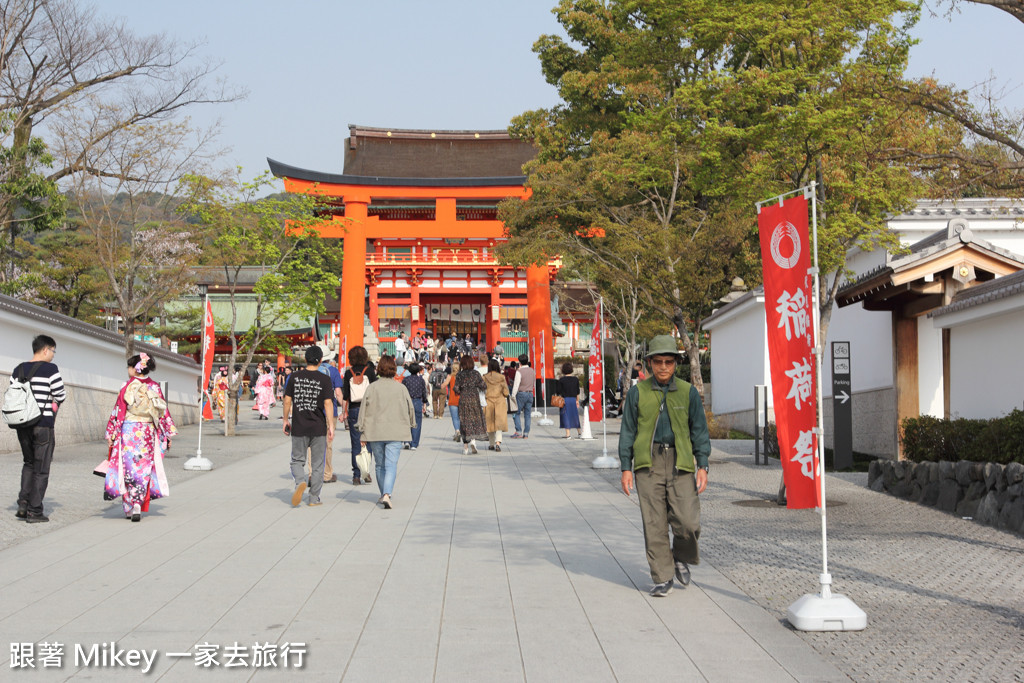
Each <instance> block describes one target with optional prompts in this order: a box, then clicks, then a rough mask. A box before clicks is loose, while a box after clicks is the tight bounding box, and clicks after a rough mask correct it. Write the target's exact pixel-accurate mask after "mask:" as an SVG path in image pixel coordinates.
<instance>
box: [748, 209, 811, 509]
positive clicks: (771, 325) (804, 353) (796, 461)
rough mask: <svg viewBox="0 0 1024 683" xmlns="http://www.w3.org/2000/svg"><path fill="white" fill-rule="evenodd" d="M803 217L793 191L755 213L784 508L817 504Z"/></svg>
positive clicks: (804, 212) (807, 251) (806, 241)
mask: <svg viewBox="0 0 1024 683" xmlns="http://www.w3.org/2000/svg"><path fill="white" fill-rule="evenodd" d="M807 215H808V214H807V199H806V198H804V197H803V196H800V195H798V196H796V197H791V198H789V199H787V200H786V201H785V202H784V203H781V204H780V203H775V202H773V203H772V204H770V205H763V206H762V207H761V210H760V212H759V214H758V217H757V225H758V232H759V233H760V237H761V264H762V268H763V269H764V309H765V317H766V319H767V328H768V357H769V361H770V365H771V377H772V399H773V402H774V407H775V427H776V433H777V434H778V438H779V450H780V452H781V455H782V473H783V478H784V480H785V483H786V507H789V508H813V507H820V505H821V486H820V480H819V477H821V472H820V471H819V467H818V459H817V452H818V448H817V446H818V444H817V437H816V436H815V434H814V429H815V426H816V425H817V402H816V401H817V392H816V391H815V382H816V381H817V378H816V377H815V361H814V341H815V340H814V312H813V310H812V309H811V307H812V306H813V305H814V304H813V298H812V290H813V287H814V278H813V276H812V275H811V273H810V272H809V271H810V267H811V241H810V238H809V234H808V233H809V231H808V229H807Z"/></svg>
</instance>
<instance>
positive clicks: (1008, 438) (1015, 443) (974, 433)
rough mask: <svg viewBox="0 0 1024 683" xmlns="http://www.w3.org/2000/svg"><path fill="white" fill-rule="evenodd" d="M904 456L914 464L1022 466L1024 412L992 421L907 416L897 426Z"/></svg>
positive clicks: (1015, 411) (1016, 410) (1016, 411)
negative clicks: (973, 462)
mask: <svg viewBox="0 0 1024 683" xmlns="http://www.w3.org/2000/svg"><path fill="white" fill-rule="evenodd" d="M900 431H901V436H902V439H903V454H904V456H906V458H907V459H908V460H912V461H914V462H926V461H931V462H935V461H939V460H950V461H956V460H988V461H991V462H996V463H1001V464H1004V465H1005V464H1007V463H1010V462H1014V461H1016V462H1019V463H1024V411H1021V410H1019V409H1016V408H1015V409H1014V410H1013V411H1011V412H1010V414H1009V415H1006V416H1005V417H997V418H993V419H991V420H971V419H965V418H956V419H951V420H946V419H942V418H937V417H931V416H928V415H922V416H921V417H908V418H906V419H904V420H903V422H902V423H901V424H900Z"/></svg>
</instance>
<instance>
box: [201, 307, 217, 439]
mask: <svg viewBox="0 0 1024 683" xmlns="http://www.w3.org/2000/svg"><path fill="white" fill-rule="evenodd" d="M214 340H215V336H214V330H213V308H212V307H211V306H210V299H209V298H207V299H206V311H205V314H204V315H203V395H204V396H205V397H206V398H205V400H204V402H203V418H204V419H207V420H212V419H213V409H212V408H211V407H210V400H209V394H207V391H206V390H207V386H208V385H209V383H210V373H212V372H213V352H214Z"/></svg>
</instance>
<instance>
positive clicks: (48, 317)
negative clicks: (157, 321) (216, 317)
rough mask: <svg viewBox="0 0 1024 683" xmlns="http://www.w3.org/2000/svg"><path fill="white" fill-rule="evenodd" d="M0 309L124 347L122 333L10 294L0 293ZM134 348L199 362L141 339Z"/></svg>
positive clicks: (189, 363)
mask: <svg viewBox="0 0 1024 683" xmlns="http://www.w3.org/2000/svg"><path fill="white" fill-rule="evenodd" d="M0 310H5V311H10V312H12V313H20V314H21V315H24V316H26V317H28V318H32V319H35V320H38V321H39V322H41V323H44V324H46V325H50V326H52V327H58V328H61V329H64V330H68V331H71V332H77V333H78V334H84V335H86V336H89V337H94V338H96V339H100V340H102V341H105V342H110V343H113V344H117V345H118V346H121V347H122V348H123V347H124V336H123V335H120V334H117V333H116V332H111V331H110V330H105V329H103V328H102V327H97V326H96V325H92V324H90V323H87V322H84V321H82V320H78V319H77V318H72V317H70V316H66V315H64V314H63V313H57V312H56V311H51V310H49V309H47V308H43V307H42V306H36V305H35V304H30V303H28V302H27V301H22V300H21V299H16V298H14V297H12V296H7V295H5V294H0ZM41 331H45V330H41ZM135 348H136V349H137V350H139V351H145V352H146V353H148V354H150V355H151V356H155V357H157V358H160V359H163V360H166V361H170V362H172V363H177V364H179V365H184V366H186V367H192V368H198V367H199V364H198V363H196V362H195V360H194V359H192V358H191V357H189V356H186V355H183V354H180V353H174V352H173V351H171V350H170V349H165V348H163V347H160V346H153V345H152V344H148V343H146V342H143V341H136V342H135Z"/></svg>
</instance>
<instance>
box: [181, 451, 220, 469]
mask: <svg viewBox="0 0 1024 683" xmlns="http://www.w3.org/2000/svg"><path fill="white" fill-rule="evenodd" d="M182 468H183V469H186V470H202V471H204V472H205V471H209V470H212V469H213V463H212V462H210V461H209V460H208V459H206V458H204V457H203V456H201V455H198V454H197V455H194V456H192V457H191V458H189V459H188V460H186V461H185V464H184V465H183V466H182Z"/></svg>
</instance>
